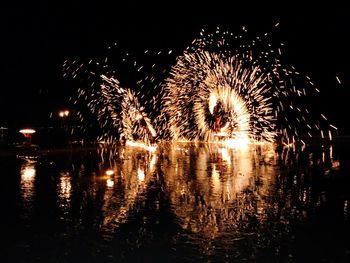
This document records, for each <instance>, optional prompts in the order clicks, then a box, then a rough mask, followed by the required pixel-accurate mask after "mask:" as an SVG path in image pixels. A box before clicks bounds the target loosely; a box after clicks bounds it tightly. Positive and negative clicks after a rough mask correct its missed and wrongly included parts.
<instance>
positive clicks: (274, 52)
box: [163, 25, 334, 144]
mask: <svg viewBox="0 0 350 263" xmlns="http://www.w3.org/2000/svg"><path fill="white" fill-rule="evenodd" d="M276 26H278V25H276ZM245 33H247V31H246V29H245V28H243V35H239V36H233V34H231V33H229V32H226V31H225V32H221V31H220V30H219V28H217V30H216V31H215V33H212V34H206V33H205V32H204V30H203V31H202V32H201V37H199V38H198V39H195V40H194V41H193V42H192V45H191V46H189V47H188V48H187V49H186V50H185V51H184V53H183V54H182V55H181V56H179V57H178V58H177V62H176V64H175V66H173V67H172V69H171V72H170V77H168V78H167V79H166V84H165V88H164V94H165V95H164V109H163V114H164V115H165V116H166V119H167V123H168V129H169V130H170V133H171V137H172V138H173V139H175V140H179V139H185V140H200V141H203V140H204V141H210V142H211V141H222V140H229V141H232V140H237V141H246V142H257V141H259V142H261V141H265V142H273V141H275V140H276V138H278V137H280V138H282V141H286V142H288V144H289V140H292V141H294V142H295V140H296V138H298V139H300V138H301V137H302V136H303V135H305V134H307V136H309V137H312V136H313V135H317V134H318V135H321V137H322V138H324V134H327V133H328V134H330V136H329V139H330V140H331V138H332V137H331V132H330V129H331V128H332V127H334V126H333V125H330V124H329V123H327V122H323V121H322V120H320V118H319V117H320V115H319V114H318V117H315V116H316V115H315V113H313V111H312V110H310V109H309V108H308V107H305V102H306V100H307V98H308V97H307V96H310V95H315V94H317V93H318V92H319V91H318V89H317V88H316V87H315V86H314V84H313V83H312V82H311V80H310V78H309V77H308V76H306V77H305V76H303V75H301V74H300V73H299V72H297V71H296V70H295V69H294V68H293V67H286V66H283V65H282V63H281V55H282V53H281V50H282V48H283V44H278V45H276V47H273V45H272V44H271V43H270V42H269V37H270V36H269V34H267V33H266V34H264V35H263V36H260V37H257V38H256V39H254V40H252V41H250V40H249V41H248V42H247V43H244V41H243V40H242V39H243V36H244V34H245ZM235 43H236V46H237V49H232V47H233V46H235ZM237 43H238V44H237ZM323 116H324V115H322V114H321V117H322V118H323V119H324V120H326V118H325V117H323ZM327 130H328V131H327Z"/></svg>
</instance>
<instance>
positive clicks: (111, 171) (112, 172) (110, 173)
mask: <svg viewBox="0 0 350 263" xmlns="http://www.w3.org/2000/svg"><path fill="white" fill-rule="evenodd" d="M112 174H114V171H113V170H107V171H106V175H112Z"/></svg>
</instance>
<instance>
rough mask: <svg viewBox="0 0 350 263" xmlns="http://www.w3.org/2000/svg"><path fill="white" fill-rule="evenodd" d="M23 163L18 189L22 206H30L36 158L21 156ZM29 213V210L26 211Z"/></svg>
mask: <svg viewBox="0 0 350 263" xmlns="http://www.w3.org/2000/svg"><path fill="white" fill-rule="evenodd" d="M22 160H23V163H22V165H21V170H20V174H21V180H20V189H21V196H22V199H23V205H24V207H26V208H28V209H29V210H30V208H31V207H32V202H33V197H34V194H35V188H34V182H35V176H36V169H35V165H36V160H35V159H32V158H29V157H28V158H23V159H22ZM28 213H30V211H28Z"/></svg>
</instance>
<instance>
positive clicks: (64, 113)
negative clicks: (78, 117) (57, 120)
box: [58, 110, 69, 118]
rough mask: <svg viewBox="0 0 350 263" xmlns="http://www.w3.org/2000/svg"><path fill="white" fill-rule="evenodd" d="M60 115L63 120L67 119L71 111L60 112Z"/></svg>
mask: <svg viewBox="0 0 350 263" xmlns="http://www.w3.org/2000/svg"><path fill="white" fill-rule="evenodd" d="M58 115H59V116H60V117H62V118H63V117H67V116H68V115H69V110H64V111H60V112H59V113H58Z"/></svg>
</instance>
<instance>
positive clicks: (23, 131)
mask: <svg viewBox="0 0 350 263" xmlns="http://www.w3.org/2000/svg"><path fill="white" fill-rule="evenodd" d="M19 132H20V133H22V134H33V133H35V130H33V129H22V130H20V131H19Z"/></svg>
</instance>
